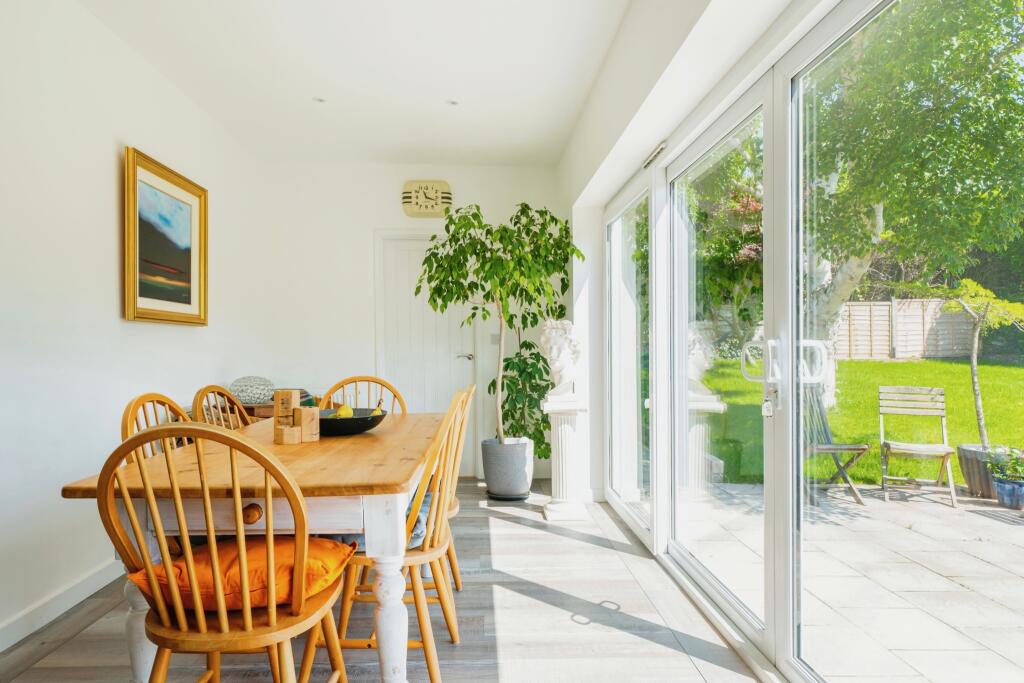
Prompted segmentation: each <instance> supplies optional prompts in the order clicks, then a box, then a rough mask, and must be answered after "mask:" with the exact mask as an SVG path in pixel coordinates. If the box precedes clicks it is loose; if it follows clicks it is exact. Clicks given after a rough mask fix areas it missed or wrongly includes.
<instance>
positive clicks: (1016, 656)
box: [795, 0, 1024, 681]
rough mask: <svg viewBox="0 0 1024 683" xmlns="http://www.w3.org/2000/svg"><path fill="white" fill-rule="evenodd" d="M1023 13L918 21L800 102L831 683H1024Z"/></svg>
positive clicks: (893, 25) (919, 4) (805, 541)
mask: <svg viewBox="0 0 1024 683" xmlns="http://www.w3.org/2000/svg"><path fill="white" fill-rule="evenodd" d="M1020 12H1021V11H1020V3H1018V2H1015V1H1006V2H1000V1H997V0H984V1H982V0H964V1H961V2H946V1H944V0H901V1H899V2H895V3H893V4H891V5H889V6H887V7H886V8H885V9H883V10H882V11H881V12H880V13H879V14H877V15H876V16H875V17H874V18H873V19H872V20H871V21H870V22H869V23H867V24H866V25H864V26H863V27H862V28H861V29H859V30H858V31H856V32H855V33H854V34H853V35H852V36H850V37H849V38H848V39H846V40H845V41H843V42H842V43H840V44H839V45H838V46H836V47H835V48H834V49H833V50H832V51H831V52H829V53H828V54H827V55H826V56H825V57H824V58H823V59H821V60H820V61H819V62H817V64H816V65H814V66H813V67H812V68H810V69H809V70H808V71H807V72H806V73H804V74H803V75H802V76H801V77H800V78H798V79H797V81H796V83H795V86H796V87H795V94H796V96H797V98H798V101H797V105H798V108H797V111H798V113H799V116H800V119H799V131H800V140H799V155H800V156H799V161H800V171H801V178H800V181H799V182H800V187H799V189H800V197H801V198H802V206H801V207H800V215H799V217H798V219H799V226H798V227H799V232H798V237H799V239H800V242H801V258H800V259H799V263H800V265H801V272H800V292H799V303H800V315H799V330H800V335H801V337H802V339H801V347H800V349H801V351H800V354H799V355H800V359H799V361H800V373H801V382H800V385H799V393H798V398H799V406H800V411H801V417H800V420H799V424H800V425H801V432H802V435H801V439H800V445H801V447H800V449H799V453H798V463H797V465H798V466H797V468H796V469H797V471H798V472H799V477H800V478H799V480H798V481H797V482H796V484H797V485H796V487H795V488H796V490H797V491H798V492H799V500H800V507H799V514H800V525H799V529H800V531H799V537H798V539H797V546H796V547H797V552H798V556H797V567H798V570H799V572H798V576H797V580H798V582H799V583H798V591H797V599H798V613H797V624H798V634H797V643H798V650H799V652H798V654H799V655H800V657H802V658H803V659H804V661H806V662H807V663H808V664H809V665H810V666H811V667H813V668H814V669H815V670H816V671H817V672H818V673H819V674H820V675H821V676H822V677H824V678H826V679H828V680H834V681H846V680H855V679H861V678H864V679H866V678H871V679H872V680H932V681H946V680H949V681H952V680H957V681H961V680H962V681H969V680H970V681H981V680H1024V657H1022V655H1021V653H1022V652H1024V647H1022V646H1024V518H1022V517H1021V513H1020V512H1017V511H1013V510H1010V509H1008V508H1007V507H1006V504H1007V503H1008V500H1003V501H1002V502H1000V501H999V500H996V499H994V496H995V495H996V492H995V491H993V481H992V478H991V475H990V473H989V471H988V469H987V468H986V460H988V459H989V457H995V458H996V460H997V464H998V462H1003V463H1005V464H1006V467H1007V470H1006V472H1005V475H1006V476H1007V477H1008V479H1007V481H1009V480H1010V479H1013V478H1018V479H1024V463H1022V462H1021V461H1015V460H1014V456H1013V454H1012V452H1010V451H1007V450H1006V449H1000V447H1002V446H1006V447H1021V446H1024V420H1021V417H1020V416H1021V397H1022V396H1024V353H1022V352H1024V334H1022V333H1021V329H1022V328H1021V322H1022V321H1024V269H1022V267H1021V266H1022V264H1024V239H1022V237H1021V234H1022V225H1024V192H1022V190H1024V162H1022V159H1024V154H1022V152H1024V68H1022V64H1024V58H1022V47H1021V46H1022V43H1024V25H1022V17H1021V13H1020ZM979 338H980V342H981V343H980V345H978V344H976V343H975V340H976V339H979ZM972 357H973V360H974V361H976V371H975V362H972ZM982 416H984V421H982V419H981V418H982ZM983 427H984V429H983ZM982 442H986V443H987V446H988V448H986V447H985V446H982V445H981V443H982ZM997 450H1003V452H1004V453H1005V454H1002V455H1000V454H998V453H996V451H997ZM988 453H996V454H995V455H994V456H990V455H989V454H988ZM1015 462H1016V466H1013V463H1015ZM890 477H891V478H890ZM1019 485H1020V484H1012V485H1010V484H1008V485H1007V488H1008V489H1009V488H1010V487H1011V486H1012V487H1017V486H1019ZM1011 643H1012V644H1011Z"/></svg>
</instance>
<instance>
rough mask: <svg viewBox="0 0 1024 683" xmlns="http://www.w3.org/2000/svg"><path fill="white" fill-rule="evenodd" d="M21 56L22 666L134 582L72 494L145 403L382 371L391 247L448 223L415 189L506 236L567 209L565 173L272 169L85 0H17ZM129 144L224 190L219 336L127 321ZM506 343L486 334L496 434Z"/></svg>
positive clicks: (17, 134) (13, 471)
mask: <svg viewBox="0 0 1024 683" xmlns="http://www.w3.org/2000/svg"><path fill="white" fill-rule="evenodd" d="M0 62H2V63H3V64H4V65H5V67H4V68H3V69H0V97H2V98H3V101H2V103H0V206H2V207H3V211H2V212H0V254H2V255H3V267H2V268H0V289H2V291H3V294H4V297H3V299H2V301H3V304H2V306H3V309H2V317H0V320H2V323H0V324H2V327H0V379H2V382H3V389H4V391H3V393H2V394H0V396H2V398H0V429H2V432H0V433H3V434H4V439H3V440H2V441H0V449H2V450H0V462H2V464H3V466H4V476H3V478H2V480H0V518H2V519H5V520H8V521H7V523H6V524H4V525H3V526H2V528H0V549H2V554H3V558H4V559H5V560H10V561H9V562H7V563H5V565H6V566H0V650H2V649H4V648H6V647H7V646H8V645H10V644H11V643H13V642H15V641H16V640H18V639H19V638H20V637H22V636H24V635H26V634H28V633H30V632H31V631H33V630H35V629H36V628H38V627H40V626H42V625H43V624H45V623H46V622H47V621H49V620H50V619H52V618H53V617H55V616H56V615H58V614H59V613H60V612H62V611H63V610H64V609H67V608H68V607H70V606H71V605H73V604H74V603H76V602H77V601H79V600H80V599H82V598H83V597H85V596H86V595H88V594H89V593H90V592H92V591H93V590H95V589H97V588H99V587H101V586H102V585H104V584H105V583H106V582H107V581H109V580H111V579H113V578H115V577H116V576H117V575H119V574H120V572H121V568H120V565H119V564H117V563H115V562H114V561H113V551H112V549H111V546H110V544H109V542H108V540H107V538H106V535H105V534H104V533H103V531H102V529H101V527H100V524H99V517H98V515H97V513H96V507H95V503H94V502H92V501H67V500H63V499H61V498H60V487H61V485H62V484H64V483H67V482H70V481H73V480H75V479H78V478H81V477H85V476H88V475H91V474H94V473H96V472H97V471H98V469H99V467H100V465H101V464H102V462H103V460H104V458H105V457H106V456H107V455H108V454H109V453H110V452H111V451H112V450H113V448H114V447H115V446H116V445H117V444H118V442H119V440H120V439H119V424H120V416H121V410H122V408H123V406H124V405H125V403H126V402H127V401H128V399H129V398H131V397H132V396H134V395H137V394H139V393H141V392H143V391H151V390H155V391H161V392H164V393H167V394H169V395H170V396H171V397H173V398H175V399H176V400H178V401H179V402H182V403H184V404H187V403H189V402H190V401H191V397H192V393H193V392H194V391H195V390H196V389H197V388H198V387H199V386H201V385H202V384H206V383H209V382H221V383H227V382H229V381H230V380H232V379H233V378H235V377H238V376H240V375H243V374H261V375H266V376H268V377H270V378H271V379H273V380H274V381H275V382H276V383H278V384H279V385H291V386H296V385H298V386H305V387H309V388H310V389H312V390H317V389H323V388H326V386H327V385H328V384H329V383H331V382H333V381H334V380H336V379H338V378H340V377H343V376H346V375H349V374H361V373H366V372H372V371H373V370H374V339H373V329H374V320H373V314H374V307H373V295H372V291H371V288H372V283H373V264H374V259H373V248H374V247H373V245H374V235H375V232H376V231H379V230H395V229H415V230H425V231H437V230H439V229H441V227H442V222H441V220H440V219H411V218H408V217H406V216H405V214H404V213H403V211H402V209H401V205H400V201H399V198H400V192H401V187H402V184H403V182H404V181H405V180H407V179H410V178H424V177H426V178H444V179H446V180H448V181H449V182H450V183H451V186H452V190H453V192H454V195H455V201H456V203H457V204H459V205H462V204H467V203H479V204H480V205H481V206H482V208H483V210H484V212H485V215H486V216H488V217H489V218H490V219H492V220H504V219H505V218H507V217H508V216H509V215H510V214H511V212H512V210H513V208H514V206H515V205H516V204H517V203H518V202H521V201H526V202H529V203H531V204H534V205H536V206H548V207H549V208H551V209H552V210H554V211H556V212H558V213H559V214H561V215H567V211H568V210H567V205H566V204H564V202H563V203H559V200H560V197H559V195H558V193H557V191H556V182H555V174H554V170H553V169H551V168H526V167H466V166H460V167H432V166H383V165H378V166H374V165H360V166H352V165H304V164H303V165H296V166H276V165H274V166H270V165H267V164H264V163H263V162H261V161H260V160H259V158H258V149H256V148H254V147H252V146H251V145H248V144H243V143H242V142H239V141H236V140H235V139H234V138H233V136H232V134H231V132H230V131H229V130H227V129H226V128H224V127H223V126H221V125H220V124H218V123H217V122H215V121H214V120H212V119H211V118H210V117H209V116H208V115H207V114H205V113H204V111H203V109H202V107H201V103H196V102H193V101H191V100H190V99H188V98H187V97H186V96H185V95H184V94H183V93H181V92H180V91H179V90H177V89H176V88H175V87H174V86H173V85H172V84H170V83H169V82H168V81H166V80H165V79H164V78H163V77H162V76H161V75H160V74H159V73H157V72H156V71H155V70H154V69H153V68H152V66H151V65H150V64H148V63H147V62H145V61H143V60H142V59H141V58H140V57H138V55H137V54H136V53H134V52H133V51H132V50H130V49H129V48H128V47H126V46H125V45H124V44H123V43H122V42H121V41H120V40H119V39H118V38H117V37H116V36H114V35H113V34H111V33H110V32H109V31H108V30H107V29H106V28H104V27H103V26H102V25H101V24H100V23H99V22H98V21H96V20H95V19H94V18H93V17H92V15H90V14H89V13H87V12H85V11H84V10H82V9H81V8H80V6H79V5H78V4H77V3H66V2H60V0H17V1H14V2H4V3H3V4H0ZM125 145H132V146H135V147H138V148H139V149H141V150H143V151H145V152H146V153H147V154H150V155H152V156H154V157H155V158H157V159H159V160H160V161H162V162H164V163H166V164H167V165H169V166H170V167H172V168H174V169H176V170H178V171H180V172H181V173H183V174H185V175H187V176H188V177H189V178H191V179H192V180H194V181H196V182H197V183H199V184H201V185H203V186H204V187H206V188H207V190H209V193H210V200H209V275H210V284H209V296H210V298H209V320H210V324H209V326H207V327H187V326H178V325H166V324H150V323H130V322H126V321H124V320H123V319H122V317H121V315H122V313H121V305H122V304H121V275H120V273H121V231H122V219H121V215H122V190H121V187H122V149H123V147H124V146H125ZM289 281H291V282H293V283H294V289H298V288H301V289H302V290H304V291H305V292H307V293H308V296H307V297H306V299H305V302H304V304H303V305H302V306H301V307H294V306H292V305H290V302H289V299H290V293H288V292H287V290H285V289H282V288H280V286H279V285H278V284H277V283H280V282H289ZM341 283H349V284H350V286H351V288H352V289H351V291H352V292H353V295H352V296H347V297H339V296H338V295H337V290H338V287H339V286H340V285H341ZM286 302H289V305H288V306H287V307H286V306H285V305H284V304H285V303H286ZM325 310H329V311H331V312H332V313H331V315H324V311H325ZM491 332H493V330H490V328H486V329H484V328H481V329H479V330H478V331H477V332H476V335H477V343H478V344H477V345H478V358H479V361H478V363H477V368H478V373H477V383H478V385H479V388H480V391H479V392H478V396H480V399H479V402H478V405H477V406H476V409H477V410H478V411H481V413H480V414H482V415H485V416H486V419H485V420H484V424H483V425H482V430H481V431H482V432H489V431H491V430H493V423H494V420H493V416H492V415H491V412H492V411H491V410H490V409H489V408H490V406H489V402H488V401H487V399H488V398H489V397H487V395H486V392H485V390H484V389H485V387H486V384H487V382H489V381H490V378H491V376H492V373H493V368H494V367H495V364H496V361H497V359H496V348H495V345H494V343H493V342H492V339H491ZM485 407H486V409H485ZM467 457H468V456H467ZM545 474H546V471H545V469H544V468H543V467H541V468H540V469H539V470H538V475H539V476H545ZM20 520H24V521H25V523H17V522H18V521H20Z"/></svg>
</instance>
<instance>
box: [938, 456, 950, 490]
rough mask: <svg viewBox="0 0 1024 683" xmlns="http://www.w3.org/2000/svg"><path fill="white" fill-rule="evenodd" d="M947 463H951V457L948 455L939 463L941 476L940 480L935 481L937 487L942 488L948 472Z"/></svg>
mask: <svg viewBox="0 0 1024 683" xmlns="http://www.w3.org/2000/svg"><path fill="white" fill-rule="evenodd" d="M947 462H949V456H948V455H947V456H946V457H945V458H943V459H942V461H941V462H939V476H938V478H936V479H935V485H936V486H942V477H943V475H944V474H945V472H946V463H947Z"/></svg>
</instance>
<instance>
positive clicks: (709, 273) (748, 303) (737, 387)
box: [668, 79, 770, 633]
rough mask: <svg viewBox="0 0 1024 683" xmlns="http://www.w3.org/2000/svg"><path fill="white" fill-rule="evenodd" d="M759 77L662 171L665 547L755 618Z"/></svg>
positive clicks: (759, 585)
mask: <svg viewBox="0 0 1024 683" xmlns="http://www.w3.org/2000/svg"><path fill="white" fill-rule="evenodd" d="M767 85H768V81H767V79H764V80H763V81H762V82H761V83H760V84H759V85H758V86H756V87H755V88H753V89H752V90H751V91H750V92H749V93H747V95H746V96H744V97H743V98H741V100H740V101H739V102H737V104H736V105H735V106H733V107H732V108H731V109H730V111H729V112H728V113H727V114H726V115H725V116H723V117H722V119H721V120H720V122H719V123H718V124H717V125H716V126H713V127H712V128H711V129H710V130H709V131H708V132H707V133H706V134H705V135H704V136H702V137H701V138H700V139H698V140H697V141H696V142H695V143H694V144H693V145H692V146H691V147H690V149H689V150H688V151H687V152H684V153H683V154H682V155H681V157H680V158H679V160H678V161H677V162H676V163H674V164H672V165H671V166H670V167H669V168H668V176H669V179H670V180H669V188H670V193H669V196H670V198H671V200H670V201H671V204H672V236H673V239H674V241H675V244H676V249H675V268H674V269H675V274H676V276H675V286H674V291H673V294H674V301H675V309H674V310H675V318H676V326H675V329H674V332H675V336H676V340H675V347H676V362H675V376H676V377H677V381H676V383H675V405H676V411H675V422H676V430H677V432H676V440H677V442H676V448H675V458H674V470H675V471H674V479H675V486H674V488H673V505H672V509H673V518H674V519H673V522H674V523H673V526H672V528H673V534H672V541H671V543H670V551H671V552H672V553H673V555H674V556H675V557H677V558H678V559H679V560H680V561H681V562H682V563H684V565H686V566H687V567H689V568H690V569H691V570H692V571H694V572H695V573H697V574H698V575H700V576H701V577H702V579H703V581H704V583H705V585H707V586H708V587H709V588H710V589H711V590H712V591H715V592H719V593H721V594H722V595H724V596H726V597H725V601H726V602H727V603H728V604H729V605H730V608H731V609H730V611H731V612H732V613H733V614H735V615H736V616H737V617H738V618H739V619H742V620H743V621H744V622H746V623H747V624H748V625H749V627H750V630H751V631H753V632H755V633H757V632H760V631H762V630H763V628H764V621H765V543H764V541H765V508H764V500H765V497H764V484H765V478H764V473H765V467H764V463H765V439H764V419H763V418H762V414H761V404H762V401H763V398H764V396H763V394H764V385H763V382H762V377H763V372H764V371H763V367H762V365H763V352H762V349H763V347H764V344H763V340H764V338H765V325H764V321H765V307H764V296H763V292H764V289H763V288H764V265H763V253H764V242H763V234H764V232H763V231H764V217H765V211H764V203H765V193H764V190H765V187H764V178H765V123H766V121H765V119H766V106H765V97H766V96H767V95H769V94H770V93H769V91H768V90H767Z"/></svg>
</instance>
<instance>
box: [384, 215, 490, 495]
mask: <svg viewBox="0 0 1024 683" xmlns="http://www.w3.org/2000/svg"><path fill="white" fill-rule="evenodd" d="M443 231H444V226H443V225H436V226H428V225H424V226H423V227H422V228H418V229H417V228H401V229H395V230H387V229H383V230H377V231H375V232H374V238H373V285H374V299H375V300H376V297H377V294H376V293H377V292H383V291H384V288H385V287H386V286H387V281H386V278H385V277H384V244H385V243H386V242H423V241H427V240H429V239H430V237H431V235H436V234H439V233H441V232H443ZM424 296H425V295H424ZM376 303H379V302H376ZM424 305H426V301H425V300H424ZM380 319H381V317H380V316H379V315H377V306H374V307H373V365H374V372H377V373H379V372H380V363H381V358H380V356H381V353H380V346H381V331H380ZM472 331H473V334H472V335H471V336H472V339H473V350H472V354H473V360H471V361H470V363H471V364H472V372H471V374H472V377H473V382H474V383H475V384H477V388H476V395H475V396H474V398H473V413H474V414H473V415H471V419H470V425H469V430H467V433H466V446H465V449H466V450H465V451H464V453H465V454H467V455H472V463H473V467H472V470H471V471H472V474H473V476H475V477H478V478H479V477H482V476H483V463H482V462H481V459H480V446H479V444H480V434H479V430H480V420H479V415H480V414H481V413H480V410H481V407H482V406H481V403H482V401H483V398H482V397H483V396H486V394H487V390H486V389H487V388H486V387H484V386H480V383H479V381H478V379H479V377H478V374H477V371H478V367H477V361H478V359H479V358H480V353H479V348H478V347H479V342H478V340H477V333H478V332H479V330H478V329H476V328H475V327H474V328H472ZM398 389H399V391H401V387H399V388H398Z"/></svg>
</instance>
